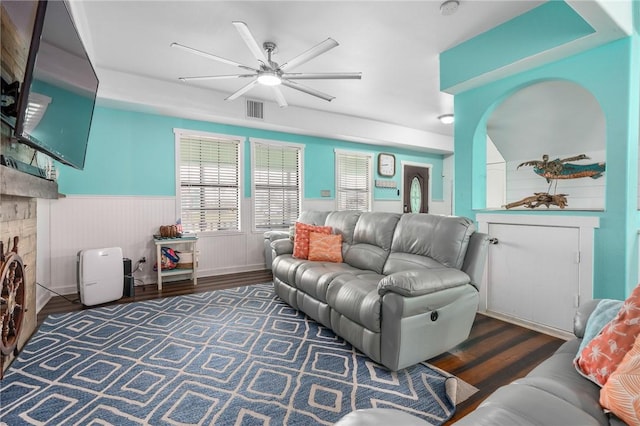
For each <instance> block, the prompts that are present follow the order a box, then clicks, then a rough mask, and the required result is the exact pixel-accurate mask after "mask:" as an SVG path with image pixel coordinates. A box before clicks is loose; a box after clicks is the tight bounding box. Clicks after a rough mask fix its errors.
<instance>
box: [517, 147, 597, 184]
mask: <svg viewBox="0 0 640 426" xmlns="http://www.w3.org/2000/svg"><path fill="white" fill-rule="evenodd" d="M588 159H589V157H587V156H586V155H584V154H580V155H576V156H574V157H569V158H563V159H560V158H556V159H555V160H552V161H549V156H548V155H547V154H545V155H543V156H542V161H538V160H532V161H525V162H524V163H520V164H519V165H518V169H519V168H520V167H522V166H533V171H534V173H536V174H537V175H540V176H542V177H543V178H546V179H547V182H549V181H550V180H551V179H577V178H583V177H590V178H591V179H598V178H599V177H601V176H602V174H603V173H604V172H605V163H592V164H572V163H569V161H578V160H588Z"/></svg>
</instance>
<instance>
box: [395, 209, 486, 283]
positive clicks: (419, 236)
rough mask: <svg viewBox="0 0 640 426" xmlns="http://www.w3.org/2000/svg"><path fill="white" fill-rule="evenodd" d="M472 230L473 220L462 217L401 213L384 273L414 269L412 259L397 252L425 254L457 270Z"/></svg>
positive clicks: (461, 262)
mask: <svg viewBox="0 0 640 426" xmlns="http://www.w3.org/2000/svg"><path fill="white" fill-rule="evenodd" d="M474 231H475V227H474V225H473V222H472V221H471V220H470V219H467V218H464V217H457V216H439V215H433V214H423V213H407V214H403V215H402V217H401V218H400V221H399V222H398V225H397V227H396V230H395V233H394V235H393V241H392V244H391V254H390V255H389V259H388V260H387V264H386V265H385V267H384V274H385V275H389V274H392V273H394V272H399V271H402V270H405V269H407V268H408V267H409V268H411V269H413V268H415V262H416V260H415V258H407V257H404V256H398V255H396V253H409V254H413V255H418V256H424V257H428V258H431V259H434V260H436V261H437V262H438V263H440V264H442V265H444V266H446V267H449V268H456V269H460V268H462V264H463V262H464V256H465V254H466V252H467V246H468V245H469V239H470V238H471V234H473V233H474Z"/></svg>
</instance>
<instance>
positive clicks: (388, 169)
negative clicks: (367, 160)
mask: <svg viewBox="0 0 640 426" xmlns="http://www.w3.org/2000/svg"><path fill="white" fill-rule="evenodd" d="M378 174H379V175H380V176H387V177H392V176H394V175H395V174H396V156H395V155H393V154H386V153H380V154H378Z"/></svg>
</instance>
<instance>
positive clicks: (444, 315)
mask: <svg viewBox="0 0 640 426" xmlns="http://www.w3.org/2000/svg"><path fill="white" fill-rule="evenodd" d="M299 221H301V222H304V223H308V224H313V225H324V226H331V227H332V228H333V232H334V233H339V234H341V235H342V241H343V243H342V256H343V259H344V261H343V263H330V262H316V261H309V260H303V259H297V258H295V257H293V255H292V253H293V243H292V242H291V241H290V240H289V239H281V240H276V241H272V242H270V245H271V247H272V249H273V263H272V271H273V282H274V288H275V292H276V293H277V294H278V296H279V297H280V298H281V299H283V300H284V301H285V302H286V303H288V304H289V305H291V306H292V307H294V308H296V309H298V310H300V311H302V312H304V313H305V314H307V315H308V316H310V317H311V318H313V319H315V320H316V321H318V322H320V323H321V324H323V325H324V326H326V327H328V328H331V329H332V330H333V331H334V332H335V333H336V334H337V335H339V336H341V337H342V338H344V339H345V340H347V341H348V342H349V343H351V344H352V345H353V346H355V347H356V348H357V349H359V350H360V351H362V352H363V353H365V354H366V355H367V356H368V357H370V358H371V359H372V360H374V361H376V362H378V363H380V364H383V365H385V366H386V367H387V368H389V369H391V370H399V369H402V368H405V367H408V366H410V365H413V364H416V363H418V362H421V361H424V360H427V359H429V358H432V357H434V356H436V355H439V354H441V353H443V352H446V351H447V350H449V349H451V348H453V347H454V346H456V345H457V344H459V343H460V342H462V341H464V340H465V339H467V337H468V336H469V332H470V330H471V326H472V324H473V320H474V318H475V314H476V310H477V306H478V300H479V297H478V291H477V289H476V287H475V286H476V285H477V283H479V282H480V280H481V277H482V274H483V270H484V263H485V256H486V250H487V241H488V237H487V235H485V234H480V233H477V232H475V227H474V225H473V223H472V222H471V220H469V219H466V218H462V217H446V216H439V215H431V214H402V215H400V214H393V213H376V212H364V213H360V212H354V211H334V212H304V213H303V214H302V215H301V216H300V218H299Z"/></svg>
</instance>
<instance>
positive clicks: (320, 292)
mask: <svg viewBox="0 0 640 426" xmlns="http://www.w3.org/2000/svg"><path fill="white" fill-rule="evenodd" d="M361 272H362V271H360V270H359V269H357V268H354V267H353V266H350V265H348V264H346V263H331V262H307V263H305V264H302V265H300V267H299V268H298V269H297V271H296V279H295V282H296V284H295V285H296V287H297V288H299V289H300V290H302V291H304V292H305V293H307V294H308V295H310V296H312V297H313V298H315V299H318V300H319V301H321V302H324V303H327V288H328V287H329V284H331V281H333V279H334V278H335V277H337V276H338V275H343V274H349V275H351V276H355V275H356V274H359V273H361Z"/></svg>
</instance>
